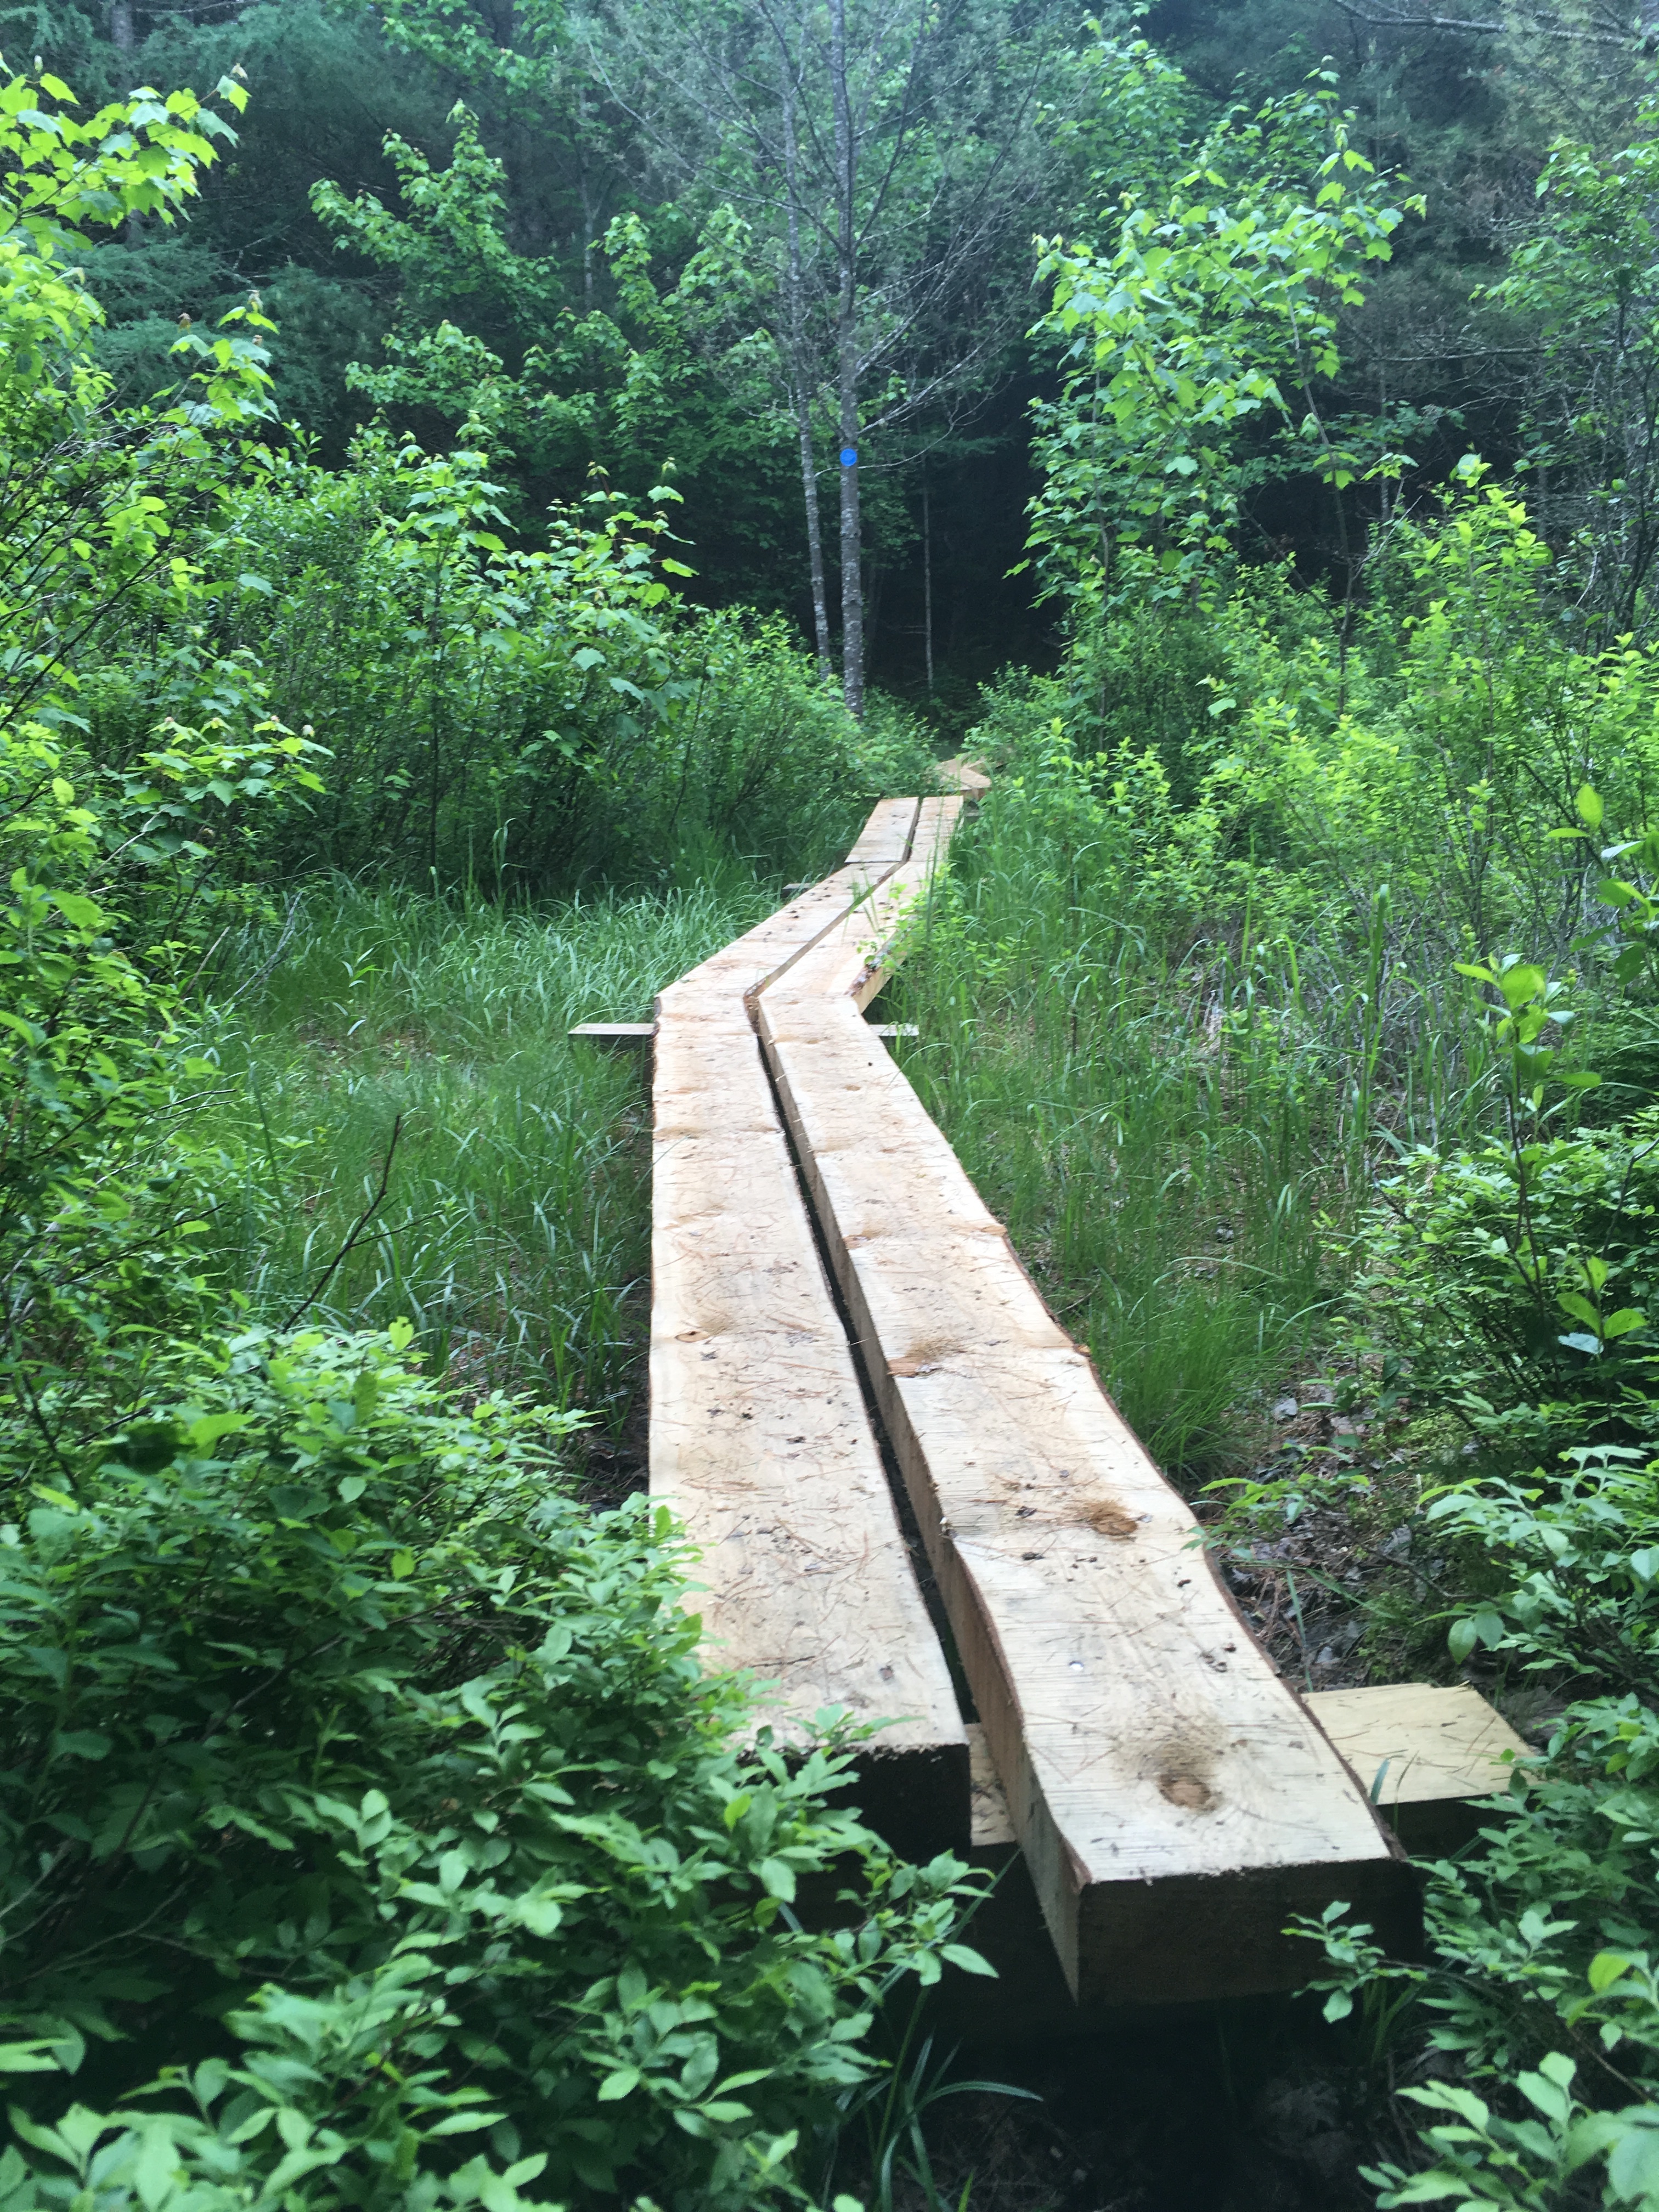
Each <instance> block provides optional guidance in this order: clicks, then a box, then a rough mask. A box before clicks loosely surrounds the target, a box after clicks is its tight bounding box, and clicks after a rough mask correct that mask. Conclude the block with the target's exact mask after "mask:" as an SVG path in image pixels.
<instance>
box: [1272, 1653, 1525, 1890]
mask: <svg viewBox="0 0 1659 2212" xmlns="http://www.w3.org/2000/svg"><path fill="white" fill-rule="evenodd" d="M1308 1705H1309V1708H1310V1711H1312V1713H1313V1715H1314V1717H1315V1718H1316V1720H1317V1721H1318V1723H1319V1724H1320V1726H1321V1727H1322V1729H1324V1731H1325V1733H1326V1735H1328V1736H1329V1738H1330V1740H1331V1741H1332V1742H1333V1743H1334V1745H1335V1746H1336V1747H1337V1749H1338V1750H1339V1751H1340V1753H1341V1754H1342V1756H1343V1758H1344V1759H1346V1761H1347V1762H1348V1765H1349V1766H1350V1767H1351V1768H1352V1770H1353V1772H1354V1774H1355V1775H1356V1777H1357V1778H1358V1781H1359V1784H1360V1786H1361V1787H1362V1788H1363V1789H1364V1790H1365V1791H1366V1792H1367V1794H1368V1795H1369V1796H1370V1797H1371V1799H1372V1801H1373V1802H1375V1803H1376V1805H1378V1806H1379V1807H1380V1808H1382V1811H1383V1816H1384V1818H1385V1819H1386V1820H1389V1822H1390V1824H1391V1825H1392V1826H1393V1827H1394V1828H1395V1832H1397V1833H1398V1835H1399V1837H1400V1839H1401V1842H1402V1843H1403V1844H1406V1845H1407V1848H1408V1849H1409V1850H1413V1851H1419V1852H1420V1851H1425V1850H1450V1849H1452V1848H1454V1847H1455V1845H1456V1844H1459V1843H1461V1842H1463V1841H1465V1840H1466V1839H1467V1838H1468V1837H1469V1836H1470V1835H1472V1834H1473V1833H1474V1831H1475V1829H1476V1828H1477V1827H1478V1826H1480V1816H1479V1815H1478V1814H1476V1813H1474V1811H1473V1810H1472V1808H1471V1807H1470V1804H1469V1802H1468V1801H1469V1800H1470V1799H1473V1798H1478V1797H1491V1796H1496V1795H1497V1794H1498V1792H1500V1791H1502V1790H1507V1789H1508V1788H1509V1786H1510V1777H1511V1776H1512V1774H1513V1773H1514V1771H1515V1762H1516V1760H1517V1759H1534V1758H1535V1757H1536V1756H1537V1753H1535V1752H1534V1750H1533V1748H1532V1746H1531V1745H1530V1744H1529V1743H1528V1742H1527V1741H1526V1739H1525V1738H1524V1737H1523V1736H1520V1735H1516V1732H1515V1730H1514V1729H1512V1728H1511V1727H1510V1724H1509V1723H1508V1722H1507V1721H1506V1720H1505V1719H1504V1717H1503V1716H1502V1714H1501V1713H1496V1712H1494V1711H1492V1707H1491V1706H1490V1705H1488V1704H1487V1703H1486V1699H1484V1698H1483V1697H1482V1696H1481V1695H1480V1692H1479V1691H1478V1690H1474V1689H1471V1688H1470V1686H1468V1683H1467V1682H1459V1683H1455V1684H1453V1685H1452V1686H1451V1687H1449V1688H1443V1687H1438V1686H1435V1685H1434V1684H1432V1683H1429V1682H1389V1683H1383V1684H1380V1685H1377V1686H1373V1687H1371V1688H1369V1689H1363V1690H1316V1691H1315V1692H1313V1694H1312V1695H1311V1696H1310V1698H1309V1699H1308ZM1506 1754H1507V1756H1506Z"/></svg>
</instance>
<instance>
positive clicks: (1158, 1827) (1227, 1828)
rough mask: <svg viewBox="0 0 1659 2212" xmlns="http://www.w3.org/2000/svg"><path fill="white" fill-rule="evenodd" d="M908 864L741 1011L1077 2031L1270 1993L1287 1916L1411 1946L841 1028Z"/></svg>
mask: <svg viewBox="0 0 1659 2212" xmlns="http://www.w3.org/2000/svg"><path fill="white" fill-rule="evenodd" d="M948 803H949V802H947V804H948ZM950 826H953V825H947V823H945V821H943V820H940V821H939V825H938V828H937V829H934V830H932V831H931V832H930V830H929V828H928V826H927V824H926V823H918V830H917V839H916V846H917V848H920V849H921V851H922V852H923V853H924V854H925V853H926V851H927V849H928V847H927V840H928V838H929V836H930V835H931V836H932V837H933V840H934V841H935V842H936V843H938V844H942V843H943V842H944V841H945V838H947V837H948V836H949V829H950ZM917 865H918V864H917V863H914V862H913V863H912V864H911V867H910V868H909V869H908V870H901V871H899V872H897V873H896V875H895V876H893V877H891V878H889V880H888V883H887V884H884V886H882V887H881V889H880V890H878V893H877V894H876V895H875V896H874V897H873V898H872V900H871V901H868V902H866V906H867V908H868V909H869V911H868V912H862V913H860V914H857V915H849V916H848V918H847V919H846V920H845V921H842V923H841V924H840V925H839V926H838V927H837V928H836V929H835V930H834V931H831V932H829V933H826V934H825V936H824V937H823V939H820V940H819V943H818V945H817V947H815V948H814V950H813V951H812V952H811V955H810V956H805V957H803V958H802V959H801V960H799V962H797V963H795V965H794V966H793V968H792V969H789V970H788V971H787V972H786V973H785V974H784V975H781V976H780V977H779V979H778V980H777V981H775V982H774V983H773V984H772V985H770V986H769V987H768V988H767V989H766V990H764V991H763V993H762V994H761V995H760V997H759V999H758V1001H757V1007H758V1013H759V1019H760V1024H761V1034H762V1036H763V1041H764V1042H765V1044H766V1048H767V1052H768V1056H769V1060H770V1061H771V1064H772V1069H773V1073H774V1076H775V1080H776V1083H777V1085H778V1089H779V1093H780V1096H781V1098H782V1101H783V1104H784V1109H785V1113H786V1115H787V1119H788V1121H789V1123H790V1126H791V1128H792V1131H793V1135H794V1137H795V1140H796V1146H797V1151H798V1153H799V1158H800V1160H801V1164H802V1168H803V1171H804V1173H805V1177H806V1180H807V1184H808V1188H809V1190H810V1192H811V1195H812V1198H813V1200H814V1205H815V1208H816V1210H817V1216H818V1220H819V1225H820V1227H821V1229H822V1231H823V1236H824V1239H825V1243H826V1247H827V1249H828V1250H829V1255H830V1261H831V1265H832V1267H834V1268H835V1271H836V1275H837V1277H838V1279H839V1281H840V1285H841V1288H842V1295H843V1297H844V1298H845V1299H846V1301H847V1304H848V1310H849V1312H850V1314H851V1316H852V1321H853V1325H854V1334H855V1335H856V1337H857V1339H858V1340H859V1342H860V1347H861V1349H862V1352H863V1354H864V1357H865V1361H866V1370H867V1371H868V1372H869V1373H870V1375H871V1377H872V1385H873V1388H874V1389H875V1392H876V1396H877V1402H878V1409H879V1411H880V1413H881V1415H882V1418H883V1420H884V1425H885V1426H886V1428H887V1431H888V1435H889V1437H890V1441H891V1443H892V1444H893V1447H894V1449H895V1451H896V1455H897V1456H898V1460H899V1463H900V1467H901V1468H902V1472H903V1474H904V1478H905V1480H906V1484H907V1486H908V1491H909V1494H910V1498H911V1502H912V1504H913V1506H914V1508H915V1513H916V1516H917V1520H918V1522H919V1523H920V1525H921V1531H922V1534H923V1539H924V1541H925V1542H926V1544H927V1548H928V1552H929V1555H930V1557H931V1559H932V1561H933V1568H934V1572H935V1574H936V1576H937V1577H938V1580H939V1589H940V1594H941V1596H942V1598H943V1600H944V1602H945V1609H946V1612H947V1613H948V1615H949V1618H950V1620H951V1627H952V1629H953V1631H954V1633H955V1636H956V1639H957V1646H958V1649H959V1651H960V1653H961V1656H962V1661H963V1667H964V1669H965V1671H966V1673H967V1675H968V1679H969V1684H970V1686H971V1687H972V1690H973V1692H974V1697H975V1702H976V1704H977V1705H978V1709H979V1715H980V1719H981V1723H983V1725H984V1728H985V1731H986V1736H987V1741H988V1744H989V1746H990V1748H991V1752H992V1755H993V1757H994V1761H995V1765H996V1768H997V1771H998V1773H999V1775H1000V1778H1001V1781H1002V1784H1003V1787H1004V1790H1005V1794H1006V1802H1007V1807H1008V1812H1009V1816H1010V1818H1011V1820H1012V1825H1013V1827H1014V1830H1015V1832H1016V1833H1017V1834H1018V1838H1019V1839H1020V1843H1021V1845H1022V1848H1023V1850H1024V1856H1025V1858H1026V1861H1027V1863H1028V1865H1029V1866H1030V1872H1031V1875H1032V1879H1033V1881H1034V1882H1035V1884H1036V1891H1037V1894H1038V1896H1039V1897H1040V1899H1042V1906H1043V1911H1044V1915H1045V1917H1046V1919H1047V1922H1048V1928H1049V1931H1050V1934H1051V1936H1053V1939H1054V1944H1055V1947H1056V1949H1057V1950H1058V1952H1059V1954H1060V1961H1061V1965H1062V1966H1063V1968H1064V1970H1065V1972H1066V1978H1067V1981H1068V1983H1069V1984H1070V1986H1071V1988H1072V1990H1073V1995H1074V1996H1076V1997H1077V1998H1078V2000H1079V2002H1085V2003H1088V2002H1096V2001H1101V2000H1107V2001H1110V2002H1131V2001H1136V2000H1144V2001H1150V2002H1156V2001H1160V2000H1175V1999H1180V1998H1185V1997H1215V1996H1225V1995H1229V1994H1243V1993H1245V1992H1249V1991H1253V1990H1267V1989H1273V1988H1276V1987H1285V1986H1290V1985H1292V1984H1294V1983H1295V1982H1296V1981H1297V1980H1298V1979H1300V1978H1303V1977H1304V1976H1305V1973H1306V1972H1307V1955H1306V1951H1305V1948H1304V1947H1303V1946H1301V1945H1299V1944H1297V1942H1295V1941H1294V1940H1293V1939H1288V1938H1286V1937H1285V1936H1284V1934H1283V1932H1282V1931H1283V1929H1284V1928H1285V1923H1286V1921H1287V1919H1288V1918H1289V1917H1290V1916H1291V1914H1292V1913H1294V1912H1298V1911H1319V1910H1321V1909H1322V1907H1323V1905H1326V1904H1328V1903H1329V1902H1330V1901H1331V1900H1332V1899H1334V1898H1338V1897H1340V1898H1345V1899H1348V1900H1349V1901H1351V1902H1352V1903H1353V1904H1355V1905H1358V1906H1360V1907H1362V1908H1363V1909H1364V1911H1365V1914H1366V1917H1369V1918H1370V1919H1371V1920H1372V1921H1373V1922H1374V1923H1381V1924H1382V1925H1383V1927H1384V1928H1385V1929H1387V1930H1388V1931H1389V1936H1391V1937H1392V1938H1393V1939H1394V1940H1396V1941H1403V1940H1407V1939H1408V1937H1409V1932H1410V1925H1411V1923H1412V1919H1413V1913H1414V1907H1415V1900H1414V1896H1413V1893H1412V1890H1411V1887H1410V1881H1409V1875H1408V1872H1407V1869H1406V1868H1405V1867H1404V1865H1403V1863H1402V1862H1401V1858H1400V1855H1399V1853H1398V1850H1397V1847H1396V1846H1395V1845H1394V1844H1393V1843H1392V1841H1391V1839H1390V1838H1389V1837H1388V1836H1387V1835H1386V1834H1385V1832H1383V1828H1382V1826H1380V1824H1379V1822H1378V1821H1377V1820H1376V1817H1375V1815H1374V1814H1373V1812H1372V1810H1371V1808H1370V1806H1369V1804H1368V1803H1367V1802H1366V1800H1365V1797H1364V1793H1363V1792H1362V1791H1361V1790H1360V1789H1359V1788H1358V1785H1357V1784H1356V1783H1355V1780H1354V1778H1353V1777H1352V1774H1351V1773H1350V1772H1349V1771H1348V1770H1347V1769H1346V1767H1345V1766H1344V1765H1343V1763H1342V1761H1341V1759H1340V1758H1339V1756H1338V1755H1337V1753H1336V1752H1335V1750H1334V1748H1333V1747H1332V1745H1331V1743H1330V1742H1329V1741H1328V1738H1327V1737H1326V1735H1324V1734H1323V1732H1322V1729H1320V1727H1319V1725H1318V1724H1317V1723H1316V1721H1315V1720H1314V1718H1313V1717H1312V1716H1311V1715H1310V1712H1309V1711H1308V1709H1307V1707H1306V1706H1305V1705H1303V1704H1302V1702H1301V1701H1300V1700H1299V1699H1297V1697H1296V1696H1295V1694H1294V1693H1293V1692H1291V1690H1290V1689H1289V1688H1287V1687H1286V1686H1285V1685H1284V1684H1283V1683H1281V1682H1280V1681H1279V1680H1278V1679H1277V1678H1276V1676H1275V1675H1274V1674H1273V1669H1272V1668H1271V1665H1270V1663H1269V1662H1268V1661H1267V1658H1266V1656H1265V1655H1264V1654H1263V1653H1262V1652H1261V1650H1260V1649H1259V1648H1258V1647H1257V1646H1256V1645H1255V1644H1254V1643H1253V1641H1252V1639H1251V1638H1250V1637H1249V1633H1248V1632H1247V1631H1246V1629H1245V1628H1244V1626H1243V1622H1242V1620H1241V1619H1240V1617H1239V1615H1238V1613H1237V1610H1236V1609H1235V1607H1233V1606H1232V1604H1231V1601H1230V1600H1229V1599H1228V1598H1227V1597H1226V1595H1225V1593H1224V1591H1223V1590H1222V1589H1221V1588H1220V1585H1219V1583H1218V1581H1217V1580H1216V1578H1215V1577H1214V1576H1213V1574H1212V1572H1211V1571H1210V1568H1209V1566H1208V1564H1207V1562H1206V1557H1205V1554H1204V1553H1203V1551H1202V1549H1201V1548H1200V1541H1199V1533H1198V1530H1197V1528H1196V1527H1195V1525H1194V1522H1193V1518H1192V1516H1191V1514H1190V1512H1189V1511H1188V1508H1187V1507H1186V1505H1185V1504H1184V1502H1183V1501H1182V1499H1181V1498H1179V1497H1178V1496H1177V1494H1176V1492H1174V1491H1173V1490H1172V1489H1171V1488H1170V1486H1169V1485H1168V1484H1167V1483H1166V1482H1165V1481H1164V1479H1163V1477H1162V1476H1161V1475H1160V1474H1159V1473H1158V1470H1157V1468H1155V1467H1153V1465H1152V1462H1151V1461H1150V1460H1149V1459H1148V1457H1147V1455H1146V1452H1145V1450H1144V1449H1142V1447H1141V1446H1140V1444H1139V1442H1138V1440H1137V1439H1136V1438H1135V1437H1134V1436H1133V1434H1132V1433H1131V1431H1129V1430H1128V1428H1127V1426H1126V1425H1125V1424H1124V1423H1123V1421H1122V1420H1121V1418H1120V1416H1119V1415H1118V1413H1117V1411H1116V1408H1115V1407H1114V1406H1113V1405H1112V1404H1111V1402H1110V1401H1109V1399H1108V1398H1107V1396H1106V1395H1105V1393H1104V1391H1103V1389H1101V1387H1100V1384H1099V1383H1098V1380H1097V1377H1096V1376H1095V1374H1094V1371H1093V1369H1092V1367H1091V1364H1090V1363H1089V1361H1088V1359H1087V1358H1085V1356H1084V1355H1083V1353H1082V1352H1079V1350H1078V1348H1077V1347H1076V1346H1075V1345H1073V1342H1072V1341H1071V1340H1070V1338H1069V1337H1067V1335H1066V1333H1065V1331H1064V1330H1063V1329H1061V1328H1060V1326H1059V1324H1058V1323H1057V1322H1055V1321H1054V1318H1053V1316H1051V1315H1050V1314H1049V1313H1048V1310H1047V1309H1046V1308H1045V1307H1044V1305H1043V1304H1042V1300H1041V1298H1040V1297H1038V1296H1037V1293H1036V1291H1035V1289H1034V1288H1033V1286H1032V1285H1031V1283H1030V1279H1028V1278H1027V1276H1026V1275H1025V1273H1024V1269H1023V1268H1022V1267H1020V1265H1019V1262H1018V1259H1017V1258H1016V1256H1015V1255H1014V1254H1013V1252H1012V1248H1011V1247H1010V1245H1009V1243H1008V1241H1007V1238H1006V1234H1005V1233H1004V1231H1003V1230H1002V1227H1001V1225H1000V1223H998V1222H997V1221H996V1220H995V1219H994V1218H993V1217H992V1216H991V1214H990V1213H989V1212H988V1211H987V1208H986V1207H985V1206H984V1204H983V1203H982V1201H981V1200H980V1198H979V1195H978V1194H977V1192H976V1191H975V1189H974V1187H973V1185H972V1183H971V1182H969V1179H968V1177H967V1176H966V1174H965V1173H964V1172H963V1169H962V1166H961V1164H960V1163H959V1162H958V1161H957V1158H956V1156H955V1154H954V1152H952V1151H951V1147H950V1146H949V1145H948V1144H947V1143H946V1142H945V1139H944V1137H943V1136H942V1134H941V1133H940V1132H939V1130H938V1129H937V1128H936V1127H934V1125H933V1122H932V1121H930V1120H929V1119H928V1118H927V1114H926V1113H925V1111H924V1110H923V1109H922V1107H921V1102H920V1101H919V1100H918V1098H917V1097H916V1096H915V1092H914V1091H913V1090H912V1089H911V1088H910V1085H908V1082H906V1080H905V1079H904V1077H903V1076H902V1073H900V1071H899V1070H898V1069H897V1068H896V1066H895V1065H894V1064H893V1062H892V1060H890V1057H889V1055H888V1054H886V1053H885V1052H884V1051H883V1050H882V1049H881V1048H879V1047H878V1045H877V1043H876V1042H874V1041H873V1040H872V1037H871V1036H870V1032H869V1030H868V1027H867V1025H866V1024H864V1023H863V1022H862V1021H861V1020H860V1018H859V1012H858V1001H859V998H860V994H861V993H862V992H863V990H864V988H865V985H866V981H867V979H868V977H869V976H870V975H872V973H875V972H877V971H878V969H879V968H880V965H881V963H882V960H883V959H884V957H885V953H884V948H883V946H882V945H881V943H880V928H881V917H882V915H884V914H891V913H893V912H894V911H895V910H896V909H898V908H899V902H901V900H902V897H903V896H904V895H905V891H906V885H905V884H904V882H903V878H904V877H905V876H906V875H907V874H914V871H915V866H917ZM920 865H921V866H924V867H925V866H926V861H925V860H922V861H921V863H920ZM910 896H914V885H912V886H911V887H910ZM859 927H864V929H865V930H866V942H865V943H864V944H863V945H860V943H859V942H858V940H857V936H856V932H857V929H858V928H859ZM854 954H857V955H858V956H859V957H857V958H853V957H850V956H852V955H854Z"/></svg>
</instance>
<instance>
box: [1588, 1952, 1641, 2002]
mask: <svg viewBox="0 0 1659 2212" xmlns="http://www.w3.org/2000/svg"><path fill="white" fill-rule="evenodd" d="M1630 1967H1631V1962H1630V1960H1628V1959H1627V1958H1626V1956H1625V1954H1624V1953H1623V1952H1622V1951H1598V1952H1597V1953H1596V1954H1595V1957H1594V1958H1593V1959H1592V1960H1590V1962H1589V1985H1590V1987H1591V1989H1592V1990H1594V1991H1595V1994H1596V1996H1601V1992H1602V1991H1603V1990H1610V1989H1611V1988H1612V1987H1613V1984H1614V1983H1615V1982H1616V1981H1617V1980H1618V1979H1619V1978H1620V1976H1621V1975H1623V1974H1627V1973H1628V1972H1630Z"/></svg>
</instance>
